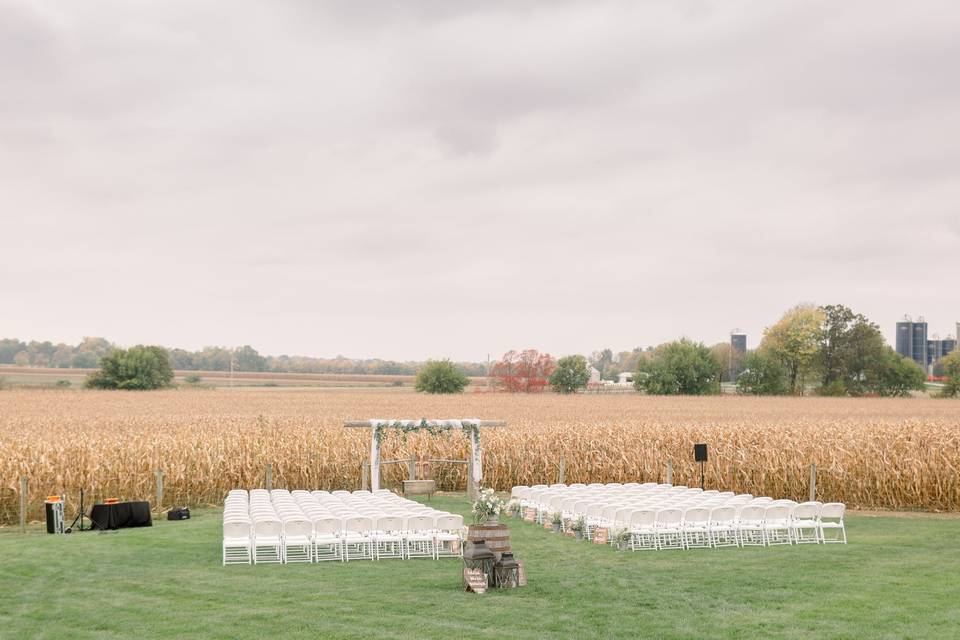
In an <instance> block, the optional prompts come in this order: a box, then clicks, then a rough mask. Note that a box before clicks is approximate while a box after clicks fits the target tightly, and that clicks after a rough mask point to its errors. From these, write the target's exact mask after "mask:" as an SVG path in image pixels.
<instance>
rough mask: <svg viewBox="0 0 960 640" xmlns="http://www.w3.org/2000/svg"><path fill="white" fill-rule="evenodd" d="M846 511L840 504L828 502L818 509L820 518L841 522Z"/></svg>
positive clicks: (845, 507) (843, 505) (844, 506)
mask: <svg viewBox="0 0 960 640" xmlns="http://www.w3.org/2000/svg"><path fill="white" fill-rule="evenodd" d="M846 509H847V506H846V505H845V504H843V503H842V502H828V503H826V504H825V505H823V506H822V507H821V508H820V517H821V518H837V519H839V520H843V513H844V511H846Z"/></svg>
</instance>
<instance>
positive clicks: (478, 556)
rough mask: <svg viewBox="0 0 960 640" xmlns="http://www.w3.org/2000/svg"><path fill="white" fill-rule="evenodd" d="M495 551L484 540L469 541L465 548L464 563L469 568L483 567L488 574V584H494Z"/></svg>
mask: <svg viewBox="0 0 960 640" xmlns="http://www.w3.org/2000/svg"><path fill="white" fill-rule="evenodd" d="M493 559H494V556H493V551H490V549H489V548H488V547H487V544H486V542H485V541H484V540H474V541H472V542H471V541H467V543H466V545H465V546H464V549H463V564H464V566H466V567H467V568H468V569H483V573H484V574H486V576H487V585H488V586H491V587H492V586H494V582H493Z"/></svg>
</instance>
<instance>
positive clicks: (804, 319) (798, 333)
mask: <svg viewBox="0 0 960 640" xmlns="http://www.w3.org/2000/svg"><path fill="white" fill-rule="evenodd" d="M823 318H824V315H823V311H821V310H820V309H819V308H817V307H815V306H813V305H797V306H796V307H794V308H792V309H790V310H789V311H787V312H786V313H785V314H783V317H782V318H780V320H779V321H778V322H777V323H776V324H775V325H773V326H772V327H767V329H766V331H764V332H763V341H762V342H761V343H760V347H761V348H762V349H764V350H765V351H766V352H767V353H769V354H771V355H773V356H774V357H776V358H778V359H779V360H780V362H781V363H783V365H784V367H786V369H787V378H788V380H789V383H790V391H791V393H798V394H800V395H803V392H804V387H805V386H806V377H807V376H808V375H810V374H811V373H812V372H813V370H814V366H815V364H816V360H817V356H818V354H819V352H820V335H821V331H822V325H823Z"/></svg>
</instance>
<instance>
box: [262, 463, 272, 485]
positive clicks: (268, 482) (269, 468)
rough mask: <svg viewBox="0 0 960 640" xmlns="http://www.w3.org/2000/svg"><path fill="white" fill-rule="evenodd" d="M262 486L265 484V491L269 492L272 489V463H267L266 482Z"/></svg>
mask: <svg viewBox="0 0 960 640" xmlns="http://www.w3.org/2000/svg"><path fill="white" fill-rule="evenodd" d="M264 484H266V486H267V491H270V490H271V489H273V463H272V462H268V463H267V472H266V481H265V483H264Z"/></svg>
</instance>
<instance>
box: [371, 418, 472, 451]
mask: <svg viewBox="0 0 960 640" xmlns="http://www.w3.org/2000/svg"><path fill="white" fill-rule="evenodd" d="M387 429H393V430H394V431H396V432H397V433H399V434H400V435H401V437H402V438H403V442H404V443H406V442H407V435H408V434H410V433H412V432H414V431H426V432H427V433H429V434H430V435H432V436H436V435H440V434H441V433H446V434H450V433H451V432H452V431H453V425H449V424H437V425H431V424H430V423H429V422H427V419H426V418H420V422H419V423H412V424H404V423H403V422H401V421H400V420H394V421H393V422H392V423H390V422H387V423H383V422H381V423H379V424H378V425H377V427H376V430H375V431H374V437H375V438H376V439H377V446H378V447H382V446H383V443H384V442H385V441H386V439H387ZM461 430H462V431H463V433H464V434H465V435H467V436H470V437H476V439H477V440H479V439H480V427H479V425H476V424H462V425H461Z"/></svg>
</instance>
